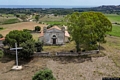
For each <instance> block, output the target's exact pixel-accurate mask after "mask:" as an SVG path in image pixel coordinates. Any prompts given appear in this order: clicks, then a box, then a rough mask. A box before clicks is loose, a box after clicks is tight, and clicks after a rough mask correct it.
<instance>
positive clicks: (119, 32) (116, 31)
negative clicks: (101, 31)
mask: <svg viewBox="0 0 120 80" xmlns="http://www.w3.org/2000/svg"><path fill="white" fill-rule="evenodd" d="M108 34H109V35H112V36H117V37H120V26H118V25H113V27H112V31H111V32H108Z"/></svg>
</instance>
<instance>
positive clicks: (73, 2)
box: [0, 0, 120, 6]
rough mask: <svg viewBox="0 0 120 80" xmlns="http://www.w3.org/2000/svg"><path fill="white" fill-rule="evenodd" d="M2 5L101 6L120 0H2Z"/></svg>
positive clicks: (119, 3)
mask: <svg viewBox="0 0 120 80" xmlns="http://www.w3.org/2000/svg"><path fill="white" fill-rule="evenodd" d="M0 5H66V6H100V5H120V0H0Z"/></svg>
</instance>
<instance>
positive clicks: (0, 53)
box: [0, 50, 4, 58]
mask: <svg viewBox="0 0 120 80" xmlns="http://www.w3.org/2000/svg"><path fill="white" fill-rule="evenodd" d="M3 56H4V53H3V51H1V50H0V58H2V57H3Z"/></svg>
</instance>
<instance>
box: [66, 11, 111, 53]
mask: <svg viewBox="0 0 120 80" xmlns="http://www.w3.org/2000/svg"><path fill="white" fill-rule="evenodd" d="M65 20H66V24H67V25H68V31H69V33H70V34H71V36H72V39H73V40H74V41H75V43H76V49H77V51H80V45H81V44H84V45H87V47H90V45H93V44H96V43H97V42H104V41H105V39H104V38H105V34H106V32H108V31H111V30H112V24H111V22H110V21H109V20H108V19H107V18H106V17H105V16H104V15H103V14H102V13H100V12H83V13H79V12H74V13H73V14H71V15H68V16H67V17H66V18H65Z"/></svg>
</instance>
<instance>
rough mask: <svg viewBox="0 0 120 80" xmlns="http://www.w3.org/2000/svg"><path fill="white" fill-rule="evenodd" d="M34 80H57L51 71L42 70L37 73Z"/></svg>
mask: <svg viewBox="0 0 120 80" xmlns="http://www.w3.org/2000/svg"><path fill="white" fill-rule="evenodd" d="M32 80H56V79H55V78H54V76H53V74H52V71H51V70H49V69H45V70H41V71H39V72H38V73H36V74H35V75H34V76H33V78H32Z"/></svg>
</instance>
